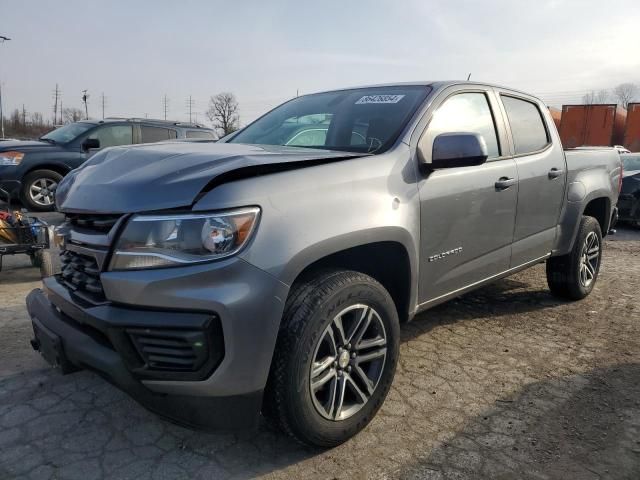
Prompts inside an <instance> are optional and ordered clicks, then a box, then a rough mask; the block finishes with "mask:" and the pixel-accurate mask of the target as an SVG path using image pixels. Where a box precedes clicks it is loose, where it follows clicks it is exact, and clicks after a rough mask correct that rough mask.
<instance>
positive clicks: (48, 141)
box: [38, 137, 58, 145]
mask: <svg viewBox="0 0 640 480" xmlns="http://www.w3.org/2000/svg"><path fill="white" fill-rule="evenodd" d="M38 140H42V141H43V142H47V143H52V144H54V145H55V144H56V143H58V142H56V141H55V140H54V139H53V138H44V137H40V138H39V139H38Z"/></svg>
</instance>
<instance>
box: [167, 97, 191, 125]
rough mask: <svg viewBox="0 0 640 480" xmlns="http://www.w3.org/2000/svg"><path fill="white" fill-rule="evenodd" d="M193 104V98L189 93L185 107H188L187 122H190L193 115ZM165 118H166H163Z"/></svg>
mask: <svg viewBox="0 0 640 480" xmlns="http://www.w3.org/2000/svg"><path fill="white" fill-rule="evenodd" d="M194 105H195V102H194V101H193V98H191V95H189V99H188V100H187V108H188V109H189V123H192V122H191V118H192V115H193V113H192V112H193V106H194ZM165 120H166V118H165Z"/></svg>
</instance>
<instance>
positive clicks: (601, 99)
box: [596, 88, 609, 103]
mask: <svg viewBox="0 0 640 480" xmlns="http://www.w3.org/2000/svg"><path fill="white" fill-rule="evenodd" d="M596 101H597V102H598V103H607V102H608V101H609V90H605V89H604V88H603V89H601V90H598V94H597V95H596Z"/></svg>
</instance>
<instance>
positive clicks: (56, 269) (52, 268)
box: [40, 248, 61, 278]
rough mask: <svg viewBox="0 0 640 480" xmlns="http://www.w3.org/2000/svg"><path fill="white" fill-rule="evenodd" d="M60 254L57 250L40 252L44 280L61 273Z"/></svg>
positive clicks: (46, 249)
mask: <svg viewBox="0 0 640 480" xmlns="http://www.w3.org/2000/svg"><path fill="white" fill-rule="evenodd" d="M60 267H61V263H60V252H59V250H57V249H51V248H45V249H43V250H40V275H41V276H42V278H47V277H52V276H53V275H55V274H57V273H60Z"/></svg>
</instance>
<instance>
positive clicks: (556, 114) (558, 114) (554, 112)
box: [549, 107, 562, 131]
mask: <svg viewBox="0 0 640 480" xmlns="http://www.w3.org/2000/svg"><path fill="white" fill-rule="evenodd" d="M549 113H551V118H553V123H555V124H556V128H557V129H558V131H560V121H561V119H562V110H559V109H557V108H554V107H549Z"/></svg>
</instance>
